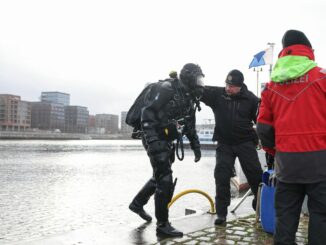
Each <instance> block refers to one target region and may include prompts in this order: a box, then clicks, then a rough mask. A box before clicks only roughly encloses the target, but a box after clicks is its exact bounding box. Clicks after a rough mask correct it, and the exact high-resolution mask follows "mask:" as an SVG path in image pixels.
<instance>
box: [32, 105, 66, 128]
mask: <svg viewBox="0 0 326 245" xmlns="http://www.w3.org/2000/svg"><path fill="white" fill-rule="evenodd" d="M31 105H32V122H31V124H32V128H38V129H43V130H55V129H60V130H61V131H64V126H65V109H64V105H63V104H57V103H50V102H32V103H31Z"/></svg>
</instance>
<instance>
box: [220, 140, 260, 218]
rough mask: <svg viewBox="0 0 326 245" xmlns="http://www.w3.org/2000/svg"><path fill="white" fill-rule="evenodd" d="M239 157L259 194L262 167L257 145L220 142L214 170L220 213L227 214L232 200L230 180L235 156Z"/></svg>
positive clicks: (254, 191)
mask: <svg viewBox="0 0 326 245" xmlns="http://www.w3.org/2000/svg"><path fill="white" fill-rule="evenodd" d="M236 157H238V158H239V162H240V165H241V168H242V170H243V172H244V174H245V176H246V178H247V180H248V183H249V185H250V188H251V190H252V192H253V193H254V195H255V197H256V196H257V191H258V186H259V183H260V182H261V178H262V173H263V171H262V168H261V165H260V162H259V159H258V154H257V150H256V145H255V144H254V142H253V141H248V142H245V143H242V144H238V145H226V144H220V143H219V144H218V145H217V148H216V166H215V171H214V177H215V184H216V196H215V207H216V213H217V214H218V215H223V216H226V215H227V212H228V210H227V209H228V206H229V205H230V202H231V193H230V188H231V187H230V180H231V177H232V176H233V168H234V163H235V158H236Z"/></svg>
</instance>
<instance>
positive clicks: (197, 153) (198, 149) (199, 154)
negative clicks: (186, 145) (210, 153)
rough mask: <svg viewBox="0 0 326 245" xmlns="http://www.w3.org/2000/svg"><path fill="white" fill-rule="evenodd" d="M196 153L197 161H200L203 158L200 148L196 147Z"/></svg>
mask: <svg viewBox="0 0 326 245" xmlns="http://www.w3.org/2000/svg"><path fill="white" fill-rule="evenodd" d="M194 154H195V162H198V161H199V160H200V158H201V151H200V148H195V149H194Z"/></svg>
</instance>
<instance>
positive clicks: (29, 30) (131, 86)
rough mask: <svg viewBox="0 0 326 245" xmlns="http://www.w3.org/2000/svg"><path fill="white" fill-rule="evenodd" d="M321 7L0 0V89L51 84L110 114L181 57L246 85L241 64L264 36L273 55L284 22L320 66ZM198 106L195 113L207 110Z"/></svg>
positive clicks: (218, 79) (219, 82)
mask: <svg viewBox="0 0 326 245" xmlns="http://www.w3.org/2000/svg"><path fill="white" fill-rule="evenodd" d="M325 11H326V1H325V0H306V1H303V0H287V1H286V0H282V1H281V0H273V1H264V0H257V1H256V0H253V1H250V0H247V1H244V0H237V1H236V0H228V1H217V0H116V1H109V0H106V1H99V0H84V1H83V0H53V1H49V0H28V1H27V0H21V1H17V0H7V1H5V0H0V93H5V94H15V95H20V96H21V98H22V99H23V100H27V101H37V100H39V97H40V94H41V91H60V92H65V93H69V94H70V95H71V104H72V105H81V106H86V107H88V109H89V111H90V114H97V113H113V114H119V115H120V112H121V111H124V110H128V108H129V107H130V105H131V104H132V103H133V101H134V99H135V98H136V96H137V95H138V94H139V92H140V91H141V90H142V88H143V87H144V85H145V84H146V83H148V82H154V81H157V80H158V79H164V78H166V77H167V76H168V73H169V71H171V70H177V71H180V69H181V68H182V66H183V65H184V64H185V63H188V62H193V63H197V64H199V65H200V66H201V67H202V70H203V72H204V74H205V82H206V84H207V85H216V86H223V84H224V80H225V77H226V75H227V73H228V72H229V71H230V70H232V69H239V70H241V71H243V73H244V75H245V83H246V84H247V86H248V87H249V89H250V90H252V91H253V92H254V93H256V81H257V77H256V73H255V72H254V71H252V70H249V69H248V66H249V63H250V62H251V60H252V58H253V55H254V54H256V53H258V52H259V51H262V50H264V49H266V48H267V47H268V45H267V43H268V42H274V43H275V44H276V45H275V49H274V60H276V57H277V54H278V53H279V51H280V50H281V39H282V36H283V34H284V32H285V31H286V30H288V29H298V30H301V31H303V32H305V33H306V35H307V36H308V38H309V39H310V41H311V43H312V46H313V48H314V49H315V56H316V61H317V63H318V65H320V66H326V34H325V33H326V15H325ZM267 80H268V67H267V66H264V67H263V72H262V73H261V74H260V82H266V81H267ZM202 107H203V110H202V112H200V113H199V114H198V122H203V120H204V119H207V118H213V115H212V113H211V111H210V109H209V108H205V106H204V105H202Z"/></svg>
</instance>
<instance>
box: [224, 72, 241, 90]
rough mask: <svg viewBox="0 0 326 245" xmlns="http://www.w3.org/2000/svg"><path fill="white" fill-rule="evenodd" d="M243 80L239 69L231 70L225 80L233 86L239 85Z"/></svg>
mask: <svg viewBox="0 0 326 245" xmlns="http://www.w3.org/2000/svg"><path fill="white" fill-rule="evenodd" d="M243 80H244V78H243V74H242V72H241V71H239V70H232V71H230V72H229V74H228V75H227V77H226V80H225V82H226V83H227V84H230V85H233V86H237V87H241V86H242V84H243Z"/></svg>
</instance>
